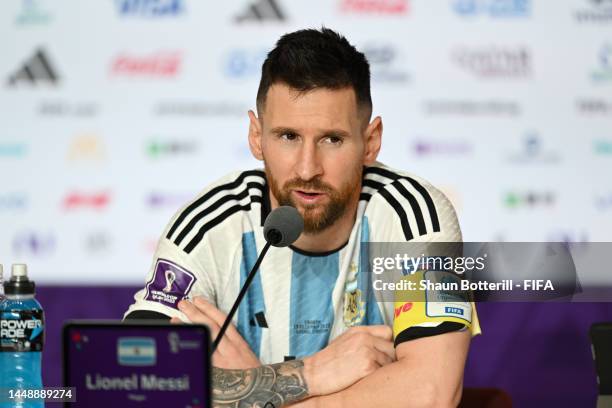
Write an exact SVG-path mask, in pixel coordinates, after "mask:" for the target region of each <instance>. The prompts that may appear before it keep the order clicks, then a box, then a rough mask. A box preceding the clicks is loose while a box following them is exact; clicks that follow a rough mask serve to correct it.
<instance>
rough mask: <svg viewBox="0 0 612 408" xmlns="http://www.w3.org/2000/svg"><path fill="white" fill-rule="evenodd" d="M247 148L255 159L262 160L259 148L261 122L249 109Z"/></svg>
mask: <svg viewBox="0 0 612 408" xmlns="http://www.w3.org/2000/svg"><path fill="white" fill-rule="evenodd" d="M249 148H250V149H251V153H252V154H253V157H255V158H256V159H257V160H263V153H262V150H261V123H259V119H257V116H255V113H254V112H253V111H252V110H249Z"/></svg>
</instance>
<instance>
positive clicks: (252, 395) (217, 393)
mask: <svg viewBox="0 0 612 408" xmlns="http://www.w3.org/2000/svg"><path fill="white" fill-rule="evenodd" d="M212 392H213V395H212V396H213V407H218V408H226V407H235V408H250V407H253V408H255V407H257V408H263V407H275V408H279V407H282V406H283V405H285V404H290V403H293V402H296V401H299V400H302V399H304V398H307V397H308V396H309V395H308V385H307V384H306V381H305V380H304V363H303V362H302V361H300V360H294V361H286V362H284V363H278V364H271V365H264V366H261V367H257V368H249V369H246V370H227V369H223V368H214V367H213V370H212ZM266 404H268V405H267V406H266Z"/></svg>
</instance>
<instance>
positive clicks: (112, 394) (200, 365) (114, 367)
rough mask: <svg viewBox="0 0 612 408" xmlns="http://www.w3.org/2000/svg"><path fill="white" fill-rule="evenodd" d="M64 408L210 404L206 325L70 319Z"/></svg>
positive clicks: (203, 406)
mask: <svg viewBox="0 0 612 408" xmlns="http://www.w3.org/2000/svg"><path fill="white" fill-rule="evenodd" d="M62 342H63V351H64V352H63V366H64V372H63V374H64V387H75V389H76V392H75V394H76V402H70V403H68V402H67V403H65V404H64V406H65V407H73V408H77V407H88V408H97V407H105V408H106V407H122V408H123V407H126V408H128V407H181V408H209V407H211V406H212V404H211V391H210V381H211V380H210V379H211V370H210V358H209V356H210V336H209V332H208V329H207V327H206V326H204V325H186V324H185V325H183V324H181V325H177V324H170V323H168V322H157V321H137V320H130V321H128V322H121V321H71V322H68V323H67V324H65V325H64V330H63V338H62Z"/></svg>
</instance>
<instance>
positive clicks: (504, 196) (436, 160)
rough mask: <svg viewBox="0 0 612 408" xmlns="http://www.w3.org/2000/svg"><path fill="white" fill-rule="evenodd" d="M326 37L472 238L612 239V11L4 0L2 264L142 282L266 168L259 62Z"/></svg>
mask: <svg viewBox="0 0 612 408" xmlns="http://www.w3.org/2000/svg"><path fill="white" fill-rule="evenodd" d="M321 25H325V26H327V27H330V28H333V29H336V30H338V31H340V32H341V33H343V34H345V35H346V36H347V37H348V38H349V40H350V41H351V42H352V43H354V44H355V45H357V47H358V48H359V49H360V50H362V51H363V52H365V53H366V55H367V57H368V58H369V60H370V62H371V69H372V91H373V100H374V112H375V114H378V115H381V116H382V117H383V121H384V124H385V132H384V143H383V149H382V152H381V161H383V162H385V163H386V164H388V165H391V166H393V167H395V168H399V169H404V170H407V171H411V172H413V173H415V174H418V175H419V176H422V177H425V178H427V179H429V180H430V181H431V182H433V183H434V184H435V185H437V186H439V187H440V188H441V189H442V190H443V191H444V192H445V193H446V194H447V195H448V196H449V198H450V199H451V200H452V202H453V203H454V204H455V206H456V208H457V210H458V214H459V219H460V222H461V225H462V228H463V232H464V238H465V239H466V240H469V241H521V240H524V241H549V240H550V241H567V242H571V243H581V242H586V241H610V240H612V239H611V238H612V232H611V231H612V182H611V181H610V174H612V0H564V1H552V0H532V1H529V0H439V1H435V2H434V1H427V0H330V1H322V0H321V1H317V2H312V1H288V0H236V1H231V2H208V1H194V0H192V1H188V0H151V1H144V0H115V1H113V0H99V1H95V2H87V3H85V2H74V1H67V0H63V1H59V0H56V1H42V0H40V1H36V0H30V1H17V0H8V1H3V2H2V4H1V5H0V47H1V50H2V58H0V112H1V113H0V123H1V128H0V180H1V186H2V188H1V189H0V225H1V229H2V232H1V233H0V262H3V263H5V264H8V263H11V262H18V261H22V262H27V263H28V264H29V265H30V268H31V274H32V275H33V277H34V278H35V279H36V280H37V281H38V282H39V283H41V284H43V286H44V285H47V286H48V285H64V286H65V285H81V286H83V285H90V286H93V285H131V286H137V285H142V284H144V276H145V274H146V272H147V270H148V268H149V267H150V265H151V262H152V254H153V251H154V249H155V246H156V241H157V238H158V237H159V235H160V234H161V231H162V229H163V227H164V226H165V225H166V223H167V222H168V220H169V218H170V217H171V215H172V214H173V213H174V212H175V211H176V210H177V209H178V208H179V207H180V206H181V205H182V204H183V203H185V202H186V201H187V200H189V199H190V198H191V197H192V196H194V194H196V193H197V192H198V191H199V190H200V189H202V188H203V187H205V186H206V185H207V184H208V183H210V182H211V181H213V180H215V179H216V178H218V177H220V176H222V175H224V174H226V173H227V172H230V171H235V170H237V169H247V168H252V167H258V166H260V163H258V162H257V161H255V160H254V159H253V158H252V157H251V156H250V153H249V151H248V148H247V141H246V136H247V129H248V121H247V110H248V109H253V108H254V106H255V93H256V89H257V85H258V80H259V73H260V67H261V63H262V61H263V59H264V58H265V55H266V52H267V51H268V50H270V49H271V48H272V47H273V45H274V43H275V41H276V40H277V39H278V37H279V36H280V35H282V34H283V33H286V32H289V31H293V30H296V29H298V28H306V27H320V26H321ZM611 276H612V275H611ZM127 292H129V291H126V293H127ZM100 293H101V292H100ZM104 293H110V292H104ZM117 293H119V292H117ZM120 293H124V292H120ZM46 296H47V299H48V301H51V299H53V301H57V300H58V299H59V298H57V297H53V296H52V294H51V292H46ZM91 296H94V295H91ZM99 296H101V297H102V298H103V295H102V294H99ZM64 301H66V300H65V299H64ZM127 302H129V299H125V305H123V304H122V307H123V308H124V307H125V306H127ZM568 306H569V305H568ZM58 307H59V306H58ZM517 307H519V306H517ZM520 307H525V306H524V305H520ZM585 307H586V306H585ZM66 308H68V306H66ZM549 311H550V310H549ZM54 312H55V313H58V314H59V313H61V312H60V311H58V310H55V309H54ZM609 312H610V310H608V313H609ZM515 313H517V316H518V314H520V313H519V312H516V311H515ZM525 313H527V311H526V312H525ZM109 314H110V312H109V311H108V310H106V311H103V310H102V309H100V310H98V311H97V312H95V313H94V312H91V315H96V316H105V317H112V316H113V315H109ZM489 315H490V316H493V315H494V312H491V313H490V314H489ZM114 316H115V317H116V315H114ZM57 317H58V315H56V318H57ZM608 317H609V318H610V317H612V316H611V314H610V313H609V314H608ZM484 323H485V331H486V322H484ZM559 324H561V322H560V321H559ZM551 326H555V325H554V324H551ZM538 327H541V326H538ZM556 327H557V328H558V326H556ZM494 330H501V329H500V328H497V329H494ZM494 330H493V331H491V330H490V331H489V333H490V335H492V336H493V337H491V338H492V339H493V340H495V331H494ZM584 335H585V334H584V333H582V332H581V333H580V336H584ZM500 336H501V334H500ZM49 337H50V338H51V336H49ZM483 337H484V336H483ZM50 341H53V340H50ZM483 341H487V340H483ZM580 341H582V342H583V343H584V344H583V345H584V346H585V347H586V340H585V338H584V337H581V340H580ZM510 343H512V342H508V344H510ZM490 344H491V347H494V346H493V345H494V344H496V343H490ZM513 344H516V342H514V343H513ZM51 353H54V351H53V352H51ZM490 361H493V360H490ZM500 364H501V363H500ZM588 364H590V362H589V361H587V362H586V363H585V362H582V366H581V367H582V370H583V371H581V372H582V373H583V374H584V373H585V372H586V371H587V370H590V369H591V368H590V365H588ZM500 367H501V365H498V366H496V368H500ZM574 368H575V365H574ZM505 369H509V368H508V367H505ZM510 369H511V368H510ZM480 374H481V376H480V377H478V378H480V379H490V380H492V381H494V380H495V379H496V378H497V379H498V380H499V382H498V383H500V384H506V385H507V386H508V387H510V388H512V387H513V385H512V384H514V383H512V381H510V380H508V381H507V382H504V381H505V380H507V378H505V377H504V378H505V380H504V378H501V377H499V375H498V376H497V377H495V376H491V375H490V373H488V374H487V373H485V372H481V373H480ZM568 375H569V376H570V377H574V375H575V373H574V372H571V373H570V372H568ZM475 378H476V377H474V376H472V377H470V376H469V375H468V384H469V381H470V379H471V380H474V379H475ZM584 378H587V375H586V374H585V376H584ZM476 382H478V381H476ZM508 384H509V385H508ZM578 385H580V384H578ZM578 385H577V386H578ZM581 385H582V388H580V387H579V386H578V388H579V389H581V390H583V391H584V390H585V389H587V390H589V393H590V394H593V393H594V390H595V386H594V383H593V384H591V382H590V377H589V378H588V379H585V380H584V382H583V383H582V384H581ZM514 386H516V384H514ZM542 387H543V388H542V389H543V390H544V393H545V394H546V392H545V390H546V387H544V386H542ZM516 388H517V389H522V388H521V387H518V386H516ZM557 388H558V387H557ZM545 394H544V395H545ZM527 395H529V394H527ZM591 396H592V395H591ZM566 401H568V400H566Z"/></svg>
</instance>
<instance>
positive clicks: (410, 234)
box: [365, 176, 480, 346]
mask: <svg viewBox="0 0 612 408" xmlns="http://www.w3.org/2000/svg"><path fill="white" fill-rule="evenodd" d="M365 215H366V216H367V219H368V221H369V222H370V223H371V230H372V236H371V239H370V241H371V242H387V243H394V244H397V243H405V244H401V245H399V246H396V247H397V248H411V250H412V252H413V254H412V255H414V256H419V257H422V258H423V259H431V258H433V257H441V256H442V257H444V256H447V257H448V256H454V255H456V253H455V251H457V248H458V247H460V245H459V246H458V245H456V244H455V245H453V244H452V243H460V242H461V241H462V235H461V229H460V226H459V223H458V220H457V215H456V213H455V210H454V208H453V206H452V204H451V202H450V201H449V200H448V198H447V197H446V196H445V195H444V194H443V193H442V192H440V191H439V190H438V189H436V188H434V187H433V186H432V185H431V184H429V183H427V182H426V181H423V180H420V179H417V178H414V177H408V176H406V177H401V176H398V177H397V179H396V180H395V181H394V182H392V183H389V184H387V185H386V186H385V187H384V188H382V189H380V190H379V191H378V193H377V194H375V195H373V196H372V198H371V199H370V203H369V205H368V208H367V210H366V212H365ZM443 243H449V245H445V244H443ZM445 247H447V248H448V249H446V248H445ZM424 278H427V279H431V280H432V281H436V279H437V280H440V279H441V280H443V281H446V282H448V281H450V280H454V281H456V280H458V279H459V278H458V276H456V275H455V274H453V273H448V272H439V271H432V270H427V269H425V268H421V269H415V270H411V271H402V274H400V275H395V276H394V277H393V278H391V279H392V280H394V283H402V282H413V285H414V286H413V287H412V288H416V290H414V289H413V290H410V291H409V292H410V293H409V294H407V293H406V291H405V290H400V289H397V290H395V291H394V293H393V297H392V298H393V299H394V301H393V302H389V301H387V302H385V304H384V305H383V306H382V307H383V308H385V309H387V310H389V313H388V314H392V321H393V337H394V342H395V345H396V346H397V345H398V344H400V343H402V342H404V341H409V340H413V339H417V338H421V337H427V336H433V335H437V334H442V333H447V332H451V331H458V330H470V332H471V333H472V334H473V335H476V334H479V333H480V325H479V322H478V316H477V314H476V308H475V305H474V302H473V301H472V300H471V299H470V298H469V294H467V295H468V297H467V298H466V297H463V298H458V297H457V296H456V295H457V292H454V293H452V296H451V295H449V294H446V296H443V295H442V294H440V293H437V292H435V291H427V290H420V284H419V282H420V281H422V280H423V279H424ZM396 287H406V285H404V286H400V285H397V286H396ZM391 307H392V309H391Z"/></svg>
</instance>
